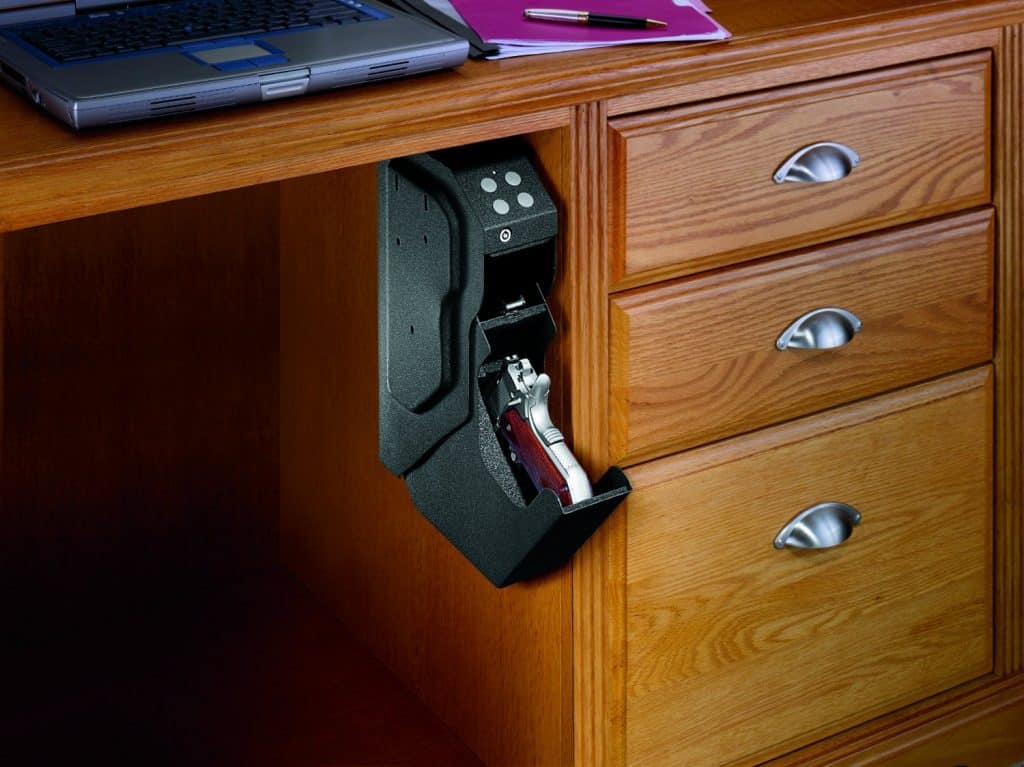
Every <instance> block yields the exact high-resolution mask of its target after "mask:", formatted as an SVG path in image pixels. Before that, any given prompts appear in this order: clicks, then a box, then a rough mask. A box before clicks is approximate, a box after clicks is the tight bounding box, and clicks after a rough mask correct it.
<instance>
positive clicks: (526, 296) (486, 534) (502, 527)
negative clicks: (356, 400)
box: [378, 141, 630, 586]
mask: <svg viewBox="0 0 1024 767" xmlns="http://www.w3.org/2000/svg"><path fill="white" fill-rule="evenodd" d="M485 179H486V180H487V181H485ZM379 181H380V225H379V226H380V231H379V251H380V254H379V272H378V275H379V282H378V291H379V318H378V324H379V338H380V349H379V353H378V359H379V373H378V377H379V382H380V397H379V406H380V435H379V443H380V457H381V460H382V461H383V463H384V464H385V465H386V466H387V467H388V469H390V470H391V471H392V472H393V473H395V474H398V475H402V476H404V477H405V481H406V485H407V486H408V488H409V492H410V495H411V496H412V500H413V502H414V503H415V504H416V506H417V508H419V510H420V511H421V512H422V513H423V515H424V516H426V517H427V519H429V520H430V521H431V522H432V523H433V524H434V526H435V527H437V529H438V530H440V531H441V532H442V533H443V534H444V535H445V536H446V537H447V538H448V540H450V541H451V542H452V544H453V545H454V546H456V548H458V549H459V550H460V551H461V552H462V553H463V554H464V555H465V556H466V557H467V558H468V559H469V560H470V561H471V562H472V563H473V564H474V565H475V566H476V567H477V568H478V569H479V570H480V571H481V572H482V573H483V574H484V575H485V576H486V577H487V578H488V579H489V580H490V581H491V582H492V583H494V584H495V585H496V586H506V585H508V584H510V583H515V582H516V581H520V580H524V579H526V578H532V577H535V576H537V575H541V574H543V573H545V572H548V571H549V570H552V569H554V568H556V567H559V566H561V565H563V564H564V563H565V562H567V561H568V559H569V558H570V557H571V556H572V555H573V553H574V552H575V551H576V550H577V549H578V548H579V547H580V546H581V545H582V544H583V543H584V541H586V539H587V538H588V537H590V535H591V534H592V533H593V532H594V530H596V529H597V527H598V526H599V525H600V524H601V522H602V521H604V519H605V518H606V517H607V516H608V515H609V514H610V513H611V512H612V511H613V510H614V508H615V507H616V506H617V505H618V504H619V503H620V502H621V501H622V499H623V498H625V496H626V495H627V494H628V493H629V491H630V485H629V481H628V480H627V479H626V476H625V475H624V474H623V473H622V472H621V471H620V470H619V469H617V468H612V469H610V470H609V471H608V472H607V473H606V474H605V476H604V477H603V478H602V479H601V480H600V481H599V482H598V483H597V485H596V487H595V495H594V497H593V498H591V499H589V500H586V501H583V502H582V503H577V504H574V505H572V506H569V507H567V508H563V507H562V505H561V502H560V501H559V500H558V497H557V495H556V494H555V493H554V492H552V491H551V490H544V491H542V492H540V493H538V492H536V490H535V489H533V487H532V485H531V484H530V482H529V480H528V478H527V477H526V476H525V474H524V473H523V472H521V471H519V470H518V468H517V467H514V466H513V464H512V462H511V460H510V456H509V455H508V453H507V448H506V446H505V445H504V444H503V443H502V441H501V440H499V439H498V437H497V435H496V433H495V424H496V422H497V419H498V416H499V415H500V413H501V410H502V408H503V406H504V404H505V403H502V402H500V401H499V399H498V391H497V386H496V383H497V378H498V376H499V375H500V371H501V368H502V363H503V360H504V359H505V358H506V357H507V356H509V355H513V354H515V355H518V356H520V357H526V358H529V359H530V360H531V362H532V363H533V365H534V367H535V369H537V370H538V371H542V370H543V366H544V356H545V352H546V350H547V346H548V344H549V343H550V342H551V339H552V338H553V337H554V335H555V332H556V329H555V324H554V320H553V319H552V316H551V312H550V311H549V309H548V307H547V304H546V302H545V298H544V296H545V294H546V293H547V292H548V291H549V290H550V289H551V285H552V282H553V279H554V274H555V255H556V254H555V237H556V235H557V233H558V218H557V209H556V207H555V205H554V202H553V201H552V199H551V197H550V195H549V194H548V192H547V190H546V189H545V188H544V185H543V182H542V181H541V178H540V175H539V174H538V173H537V171H536V169H535V168H534V166H533V164H532V162H531V161H530V155H529V151H528V149H527V148H526V147H525V145H524V144H522V143H520V142H512V141H502V142H492V143H489V144H482V145H478V146H473V147H467V148H462V149H457V150H447V151H445V152H441V153H437V154H434V155H417V156H415V157H408V158H404V159H400V160H393V161H390V162H388V163H384V164H383V165H382V166H381V169H380V175H379ZM522 194H525V195H527V196H526V197H519V195H522ZM496 201H501V202H502V203H504V204H498V205H496V204H495V202H496ZM513 202H515V205H513V204H512V203H513ZM506 208H507V210H506Z"/></svg>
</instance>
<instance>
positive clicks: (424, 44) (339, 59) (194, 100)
mask: <svg viewBox="0 0 1024 767" xmlns="http://www.w3.org/2000/svg"><path fill="white" fill-rule="evenodd" d="M468 47H469V46H468V43H467V42H466V40H465V39H462V38H459V37H456V36H454V35H452V34H449V33H448V32H445V31H444V30H442V29H439V28H437V27H435V26H432V25H431V24H429V23H428V22H426V21H424V20H422V19H419V18H415V17H413V16H409V15H407V14H404V13H402V12H400V11H396V10H394V9H392V8H390V7H385V6H383V5H379V4H377V3H375V2H373V1H372V0H156V1H154V0H149V1H144V0H122V1H121V2H120V3H116V4H114V3H111V0H0V77H2V79H3V80H4V81H5V82H7V83H8V84H9V85H11V86H13V87H14V88H15V89H17V90H18V91H20V92H21V93H23V94H24V95H25V96H27V97H28V98H29V99H30V100H31V101H33V102H35V103H36V104H37V105H38V106H39V107H41V108H42V109H44V110H46V112H47V113H48V114H50V115H52V116H53V117H56V118H57V119H59V120H62V121H63V122H65V123H67V124H68V125H70V126H71V127H73V128H76V129H79V128H89V127H94V126H99V125H109V124H112V123H121V122H127V121H130V120H145V119H149V118H154V117H163V116H166V115H174V114H182V113H188V112H196V111H199V110H203V109H213V108H215V107H225V106H230V105H233V104H242V103H246V102H254V101H269V100H271V99H279V98H285V97H288V96H297V95H300V94H303V93H311V92H313V91H322V90H328V89H331V88H340V87H342V86H348V85H356V84H359V83H367V82H373V81H376V80H384V79H389V78H394V77H403V76H406V75H412V74H416V73H419V72H427V71H431V70H436V69H443V68H445V67H454V66H458V65H459V64H461V63H462V62H463V61H465V59H466V55H467V52H468Z"/></svg>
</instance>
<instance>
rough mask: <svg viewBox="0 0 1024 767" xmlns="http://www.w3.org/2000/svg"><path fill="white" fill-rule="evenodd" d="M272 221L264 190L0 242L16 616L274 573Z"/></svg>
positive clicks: (269, 194)
mask: <svg viewBox="0 0 1024 767" xmlns="http://www.w3.org/2000/svg"><path fill="white" fill-rule="evenodd" d="M276 210H277V191H276V188H275V187H273V186H268V187H257V188H253V189H248V190H245V191H244V192H238V193H228V194H221V195H213V196H209V197H202V198H196V199H192V200H187V201H183V202H180V203H174V204H170V205H164V206H155V207H146V208H140V209H138V210H135V211H131V212H128V213H118V214H109V215H105V216H101V217H96V218H89V219H81V220H77V221H74V222H70V223H66V224H61V225H57V226H50V227H44V228H38V229H31V230H25V231H21V232H17V233H12V234H8V235H6V237H5V238H4V245H3V248H4V271H5V280H4V298H3V302H2V303H3V304H4V305H5V312H4V323H3V333H4V336H5V342H4V349H3V357H4V362H5V364H4V367H5V377H4V382H3V408H4V430H3V448H2V449H3V466H2V472H0V506H2V508H3V517H4V535H3V536H2V538H0V562H2V563H3V564H2V568H3V572H4V578H5V583H7V584H8V585H12V584H14V583H17V584H18V588H17V593H18V594H19V595H20V597H23V598H24V602H25V608H26V609H27V610H30V611H33V612H34V613H39V614H40V615H41V614H42V613H45V612H46V610H45V609H43V608H44V606H45V605H46V604H47V601H46V600H47V594H50V595H51V596H52V597H53V598H57V597H58V596H59V595H62V594H63V595H64V596H70V597H71V599H72V601H75V600H79V601H80V602H81V603H82V605H83V609H86V610H88V609H90V608H89V605H90V604H92V605H93V606H95V605H96V604H100V603H103V604H107V603H113V602H115V601H116V600H117V599H118V598H119V597H120V596H122V595H127V594H131V595H138V594H145V593H146V592H147V589H158V588H169V589H172V590H173V589H175V588H177V586H178V583H179V582H180V581H181V580H182V579H189V578H198V579H200V580H202V579H206V578H210V579H213V580H216V579H218V578H220V577H225V576H230V577H233V576H234V575H235V574H236V573H237V572H238V571H239V570H240V569H245V568H248V567H263V566H266V565H267V564H268V563H269V562H271V561H272V560H273V559H274V558H275V554H276V543H275V541H276V516H277V471H276V466H277V449H278V447H277V398H278V397H277V344H276V338H277V294H278V290H277V246H276V242H277V225H276V220H277V219H276ZM12 576H14V577H12ZM86 593H87V594H88V599H86V598H85V594H86ZM41 617H44V618H45V616H42V615H41Z"/></svg>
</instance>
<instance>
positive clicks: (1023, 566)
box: [996, 26, 1024, 673]
mask: <svg viewBox="0 0 1024 767" xmlns="http://www.w3.org/2000/svg"><path fill="white" fill-rule="evenodd" d="M996 73H997V79H996V110H997V111H996V115H997V116H996V120H997V124H996V144H997V152H998V154H997V158H998V159H997V161H998V166H997V167H998V169H999V172H998V175H997V178H996V204H997V205H998V206H999V240H998V248H997V254H998V266H997V268H998V270H999V292H998V295H997V298H996V304H997V308H998V315H997V331H996V368H997V370H998V371H999V375H998V376H997V378H996V409H997V412H998V413H999V420H998V425H997V443H998V447H997V452H996V478H997V479H996V499H997V501H996V508H997V509H998V511H997V514H996V530H997V540H998V547H997V555H996V566H997V568H998V573H999V577H998V578H997V581H996V582H997V584H998V585H997V601H996V607H997V621H998V625H999V627H1000V630H999V635H998V644H997V658H998V663H999V666H1000V667H1001V669H1002V670H1003V671H1004V672H1006V673H1012V672H1016V671H1021V670H1024V626H1022V625H1021V624H1022V622H1024V574H1022V570H1024V537H1022V536H1024V27H1021V26H1014V27H1008V28H1006V29H1005V30H1004V31H1003V38H1002V41H1001V44H1000V47H999V51H998V55H997V57H996Z"/></svg>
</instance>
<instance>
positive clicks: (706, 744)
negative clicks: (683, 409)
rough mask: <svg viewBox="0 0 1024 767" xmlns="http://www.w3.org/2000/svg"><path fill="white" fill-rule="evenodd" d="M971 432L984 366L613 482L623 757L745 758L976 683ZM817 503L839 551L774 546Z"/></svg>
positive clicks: (988, 403) (984, 562) (985, 423)
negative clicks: (622, 552) (843, 507)
mask: <svg viewBox="0 0 1024 767" xmlns="http://www.w3.org/2000/svg"><path fill="white" fill-rule="evenodd" d="M991 422H992V391H991V381H990V380H989V372H988V368H987V367H986V368H982V369H978V370H973V371H969V372H967V373H962V374H959V375H957V376H952V377H948V378H945V379H940V380H939V381H937V382H933V383H930V384H926V385H922V386H919V387H915V388H912V389H908V390H903V391H901V392H899V393H897V394H892V395H888V396H885V397H879V398H876V399H874V400H868V401H865V402H862V403H858V404H856V405H851V406H848V407H847V408H843V409H840V410H837V411H834V412H832V413H828V414H825V415H821V416H815V417H811V418H805V419H802V420H799V421H795V422H791V423H789V424H786V425H785V426H781V427H777V428H775V429H771V430H767V431H763V432H759V433H757V434H753V435H747V436H744V437H740V438H737V439H735V440H732V441H729V442H724V443H720V444H718V445H715V446H711V447H708V448H703V449H700V450H695V451H691V452H689V453H685V454H682V455H679V456H676V457H672V458H668V459H664V460H661V461H656V462H653V463H649V464H645V465H644V466H641V467H639V468H637V469H635V470H634V471H632V472H631V473H630V478H631V479H632V480H633V483H634V486H635V488H636V489H635V491H634V493H633V494H632V495H631V496H630V498H629V501H628V502H627V510H626V514H627V520H626V526H627V536H628V537H627V541H628V543H627V554H626V569H625V571H626V574H627V585H626V604H627V608H626V609H627V672H626V676H627V689H626V722H627V728H628V730H627V737H626V743H627V751H628V760H627V763H628V764H629V765H631V767H639V766H640V765H658V767H665V765H680V766H681V765H685V766H686V767H708V766H709V765H722V764H730V765H733V764H749V763H753V762H755V761H760V760H762V759H767V758H771V757H773V756H776V755H778V754H781V753H783V752H787V751H789V750H791V749H794V748H798V747H800V746H802V745H805V744H807V743H809V742H812V741H814V740H817V739H819V738H821V737H825V736H827V735H829V734H832V733H834V732H837V731H839V730H841V729H844V728H846V727H849V726H852V725H854V724H856V723H859V722H862V721H865V720H867V719H869V718H871V717H874V716H877V715H881V714H883V713H886V712H889V711H893V710H895V709H897V708H900V707H902V706H904V705H907V704H910V703H911V702H914V701H917V700H921V699H924V698H926V697H928V696H930V695H932V694H934V693H938V692H939V691H942V690H945V689H948V688H950V687H952V686H955V685H957V684H959V683H961V682H965V681H967V680H970V679H973V678H976V677H978V676H981V675H984V674H986V673H988V672H989V671H990V670H991V668H992V640H993V630H992V621H993V614H992V565H991V562H992V520H991V516H992V484H991V474H992V448H991V444H992V423H991ZM824 502H838V503H844V504H849V505H850V506H851V507H853V508H855V509H857V510H859V512H860V514H861V515H862V517H861V520H862V521H861V523H860V525H859V526H858V527H855V528H853V531H852V534H851V535H850V536H849V539H848V540H846V541H845V542H843V543H842V544H841V545H837V546H835V547H834V548H829V549H820V550H794V549H789V548H784V549H781V550H777V549H776V548H774V546H773V540H774V539H775V537H776V534H777V533H778V532H779V531H780V529H781V528H782V527H783V526H784V525H786V523H787V522H788V521H789V520H790V519H791V518H793V517H794V515H796V514H797V513H799V512H801V511H802V510H804V509H808V508H811V507H814V506H816V505H818V504H820V503H824ZM823 513H824V512H823Z"/></svg>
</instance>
